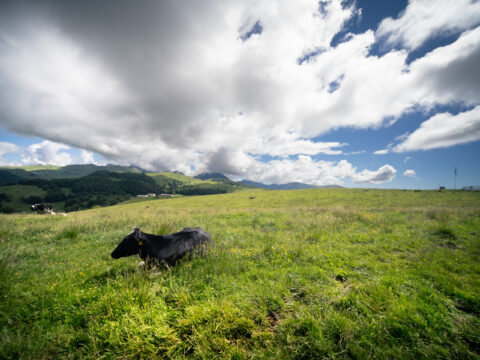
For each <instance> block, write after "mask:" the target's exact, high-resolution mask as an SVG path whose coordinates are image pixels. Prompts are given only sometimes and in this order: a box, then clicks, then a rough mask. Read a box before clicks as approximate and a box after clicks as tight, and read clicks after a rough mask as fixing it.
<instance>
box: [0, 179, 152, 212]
mask: <svg viewBox="0 0 480 360" xmlns="http://www.w3.org/2000/svg"><path fill="white" fill-rule="evenodd" d="M160 190H161V189H160V188H159V186H158V185H157V184H156V183H155V181H154V180H153V179H152V178H150V177H148V176H146V175H144V174H142V173H115V172H108V171H97V172H94V173H92V174H90V175H87V176H84V177H81V178H71V179H51V180H46V179H30V180H22V181H20V182H18V183H17V184H16V185H3V186H0V200H1V201H0V212H5V213H11V212H21V211H28V210H29V208H30V205H32V204H35V203H51V204H53V205H54V208H55V210H56V211H60V210H62V211H72V210H80V209H88V208H91V207H93V206H106V205H113V204H116V203H119V202H121V201H125V200H127V199H129V198H130V197H132V196H135V195H138V194H146V193H157V192H160ZM2 194H3V195H2Z"/></svg>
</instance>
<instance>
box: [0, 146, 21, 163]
mask: <svg viewBox="0 0 480 360" xmlns="http://www.w3.org/2000/svg"><path fill="white" fill-rule="evenodd" d="M19 151H21V148H20V147H18V146H17V145H15V144H12V143H9V142H4V141H0V166H7V165H16V164H13V163H12V162H11V161H7V160H5V159H4V158H3V155H5V154H12V153H17V152H19Z"/></svg>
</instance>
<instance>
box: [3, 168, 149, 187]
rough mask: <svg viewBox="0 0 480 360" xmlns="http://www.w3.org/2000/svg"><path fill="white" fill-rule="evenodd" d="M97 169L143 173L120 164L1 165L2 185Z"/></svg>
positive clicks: (74, 174)
mask: <svg viewBox="0 0 480 360" xmlns="http://www.w3.org/2000/svg"><path fill="white" fill-rule="evenodd" d="M96 171H109V172H117V173H137V174H139V173H141V172H140V171H139V170H137V169H135V168H133V167H127V166H120V165H105V166H98V165H92V164H86V165H67V166H53V165H32V166H18V167H9V166H5V167H0V185H3V184H8V183H11V182H17V181H20V180H28V179H48V180H50V179H73V178H79V177H83V176H87V175H90V174H92V173H94V172H96Z"/></svg>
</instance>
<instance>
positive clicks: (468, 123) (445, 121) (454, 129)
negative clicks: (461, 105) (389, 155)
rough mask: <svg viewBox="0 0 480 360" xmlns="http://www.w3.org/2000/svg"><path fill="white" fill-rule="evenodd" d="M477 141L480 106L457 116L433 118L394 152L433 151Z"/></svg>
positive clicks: (442, 115)
mask: <svg viewBox="0 0 480 360" xmlns="http://www.w3.org/2000/svg"><path fill="white" fill-rule="evenodd" d="M477 140H480V106H476V107H475V108H473V109H472V110H469V111H465V112H462V113H459V114H457V115H452V114H450V113H441V114H436V115H434V116H432V117H431V118H430V119H428V120H426V121H425V122H423V123H422V124H421V125H420V127H419V128H418V129H417V130H415V131H414V132H413V133H411V134H409V135H408V137H407V138H406V139H405V140H404V141H403V142H402V143H400V144H398V145H397V146H395V148H394V149H393V150H394V151H396V152H406V151H416V150H431V149H436V148H446V147H450V146H454V145H458V144H464V143H468V142H472V141H477Z"/></svg>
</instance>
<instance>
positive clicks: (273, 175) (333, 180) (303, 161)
mask: <svg viewBox="0 0 480 360" xmlns="http://www.w3.org/2000/svg"><path fill="white" fill-rule="evenodd" d="M225 155H226V156H234V157H235V155H234V154H225ZM235 159H236V161H237V162H238V164H239V166H238V167H236V168H234V169H230V170H231V172H230V173H229V174H230V175H233V177H237V178H248V179H249V180H253V181H259V182H263V183H267V184H272V183H277V184H278V183H280V184H284V183H289V182H304V183H307V184H313V185H331V184H337V185H341V184H343V183H344V181H345V180H347V179H350V180H353V181H354V182H356V183H372V184H380V183H383V182H388V181H391V180H393V178H394V175H395V173H396V170H395V169H394V168H393V167H392V166H390V165H384V166H382V167H381V168H379V169H378V170H376V171H369V170H363V171H361V172H358V171H357V169H356V168H355V167H354V166H353V165H352V164H351V163H349V162H348V161H346V160H340V161H323V160H314V159H312V158H311V157H310V156H307V155H300V156H298V158H297V159H281V160H272V161H270V162H268V163H265V162H261V161H257V160H255V159H253V158H250V157H243V159H242V158H240V156H238V157H235ZM216 163H221V161H217V162H216Z"/></svg>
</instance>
